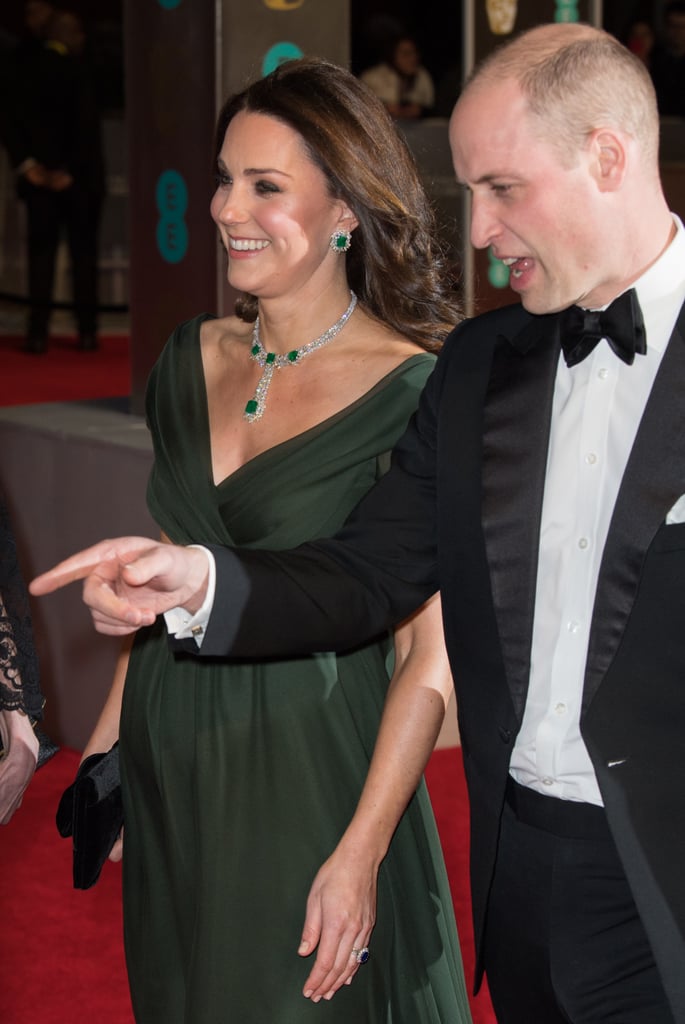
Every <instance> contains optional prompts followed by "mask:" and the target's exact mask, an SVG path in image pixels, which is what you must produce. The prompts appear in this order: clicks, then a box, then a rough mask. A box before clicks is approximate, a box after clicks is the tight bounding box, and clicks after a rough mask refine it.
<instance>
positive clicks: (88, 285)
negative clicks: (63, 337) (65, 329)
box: [22, 183, 102, 339]
mask: <svg viewBox="0 0 685 1024" xmlns="http://www.w3.org/2000/svg"><path fill="white" fill-rule="evenodd" d="M22 198H23V199H24V201H25V203H26V214H27V237H28V265H29V300H30V304H31V305H30V313H29V324H28V335H29V337H30V338H34V339H43V338H45V337H46V336H47V333H48V327H49V323H50V310H51V303H52V293H53V287H54V278H55V261H56V257H57V247H58V245H59V241H60V237H61V234H62V232H65V233H66V238H67V244H68V247H69V257H70V261H71V275H72V290H73V300H74V313H75V317H76V324H77V327H78V331H79V334H81V335H92V334H94V333H95V330H96V327H97V306H98V297H97V290H98V289H97V284H98V239H99V226H100V212H101V208H102V196H101V195H100V194H99V193H94V192H91V191H88V190H86V189H83V188H81V187H80V186H79V185H78V184H76V183H75V184H74V185H72V186H71V188H68V189H65V190H64V191H63V192H53V191H51V190H50V189H46V188H35V187H34V186H32V185H27V186H26V187H25V189H24V190H23V191H22Z"/></svg>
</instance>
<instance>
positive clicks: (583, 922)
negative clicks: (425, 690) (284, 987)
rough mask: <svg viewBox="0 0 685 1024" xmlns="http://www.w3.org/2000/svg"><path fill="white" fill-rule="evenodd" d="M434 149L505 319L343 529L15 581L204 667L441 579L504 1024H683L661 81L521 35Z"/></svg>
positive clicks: (675, 503)
mask: <svg viewBox="0 0 685 1024" xmlns="http://www.w3.org/2000/svg"><path fill="white" fill-rule="evenodd" d="M450 140H451V145H452V152H453V156H454V165H455V171H456V174H457V177H458V179H459V180H460V181H461V182H462V183H463V184H464V186H465V187H466V188H468V189H469V190H470V192H471V195H472V228H471V234H472V241H473V243H474V245H475V246H477V247H483V248H484V247H491V249H492V250H493V252H494V254H495V255H496V256H497V257H499V258H500V259H502V260H504V261H505V263H506V264H507V265H508V266H509V268H510V273H511V286H512V288H513V289H514V291H515V292H516V293H517V294H518V296H519V298H520V300H521V301H520V303H517V304H515V305H513V306H510V307H508V308H506V309H501V310H496V311H492V312H488V313H486V314H484V315H482V316H479V317H477V318H475V319H474V320H472V321H470V322H467V323H464V324H462V325H460V326H459V327H458V328H457V329H456V330H455V331H454V332H453V334H452V335H451V336H450V338H449V339H448V341H447V343H446V345H445V348H444V351H443V353H442V354H441V356H440V357H439V359H438V364H437V367H436V370H435V372H434V374H433V376H432V377H431V379H430V380H429V382H428V383H427V385H426V388H425V392H424V395H423V397H422V401H421V404H420V407H419V410H418V412H417V415H416V417H415V418H414V420H413V422H412V424H411V425H410V427H409V429H408V430H407V433H406V434H405V436H404V437H403V439H402V440H401V441H400V443H399V444H398V446H397V448H396V450H395V452H394V457H393V465H392V468H391V470H390V472H389V473H388V474H387V475H386V476H385V477H384V478H383V480H382V481H381V482H380V483H379V484H378V485H377V486H376V487H375V488H374V489H373V490H372V491H371V493H370V494H369V495H368V496H367V498H366V499H365V500H364V501H363V502H362V503H361V505H360V506H359V508H358V510H357V511H356V513H355V514H354V516H353V517H352V518H351V520H350V521H349V522H348V524H347V525H346V527H345V528H344V529H343V531H342V532H341V533H340V534H338V536H337V537H336V538H334V539H332V540H322V541H317V542H314V543H311V544H307V545H304V546H303V547H302V548H300V549H297V550H296V551H295V552H288V553H283V552H255V551H250V552H244V551H243V552H238V551H232V550H226V549H211V551H210V552H209V554H210V557H209V559H208V558H207V555H206V553H205V552H203V551H202V550H200V549H197V548H180V547H176V546H172V545H164V544H153V543H152V542H151V541H149V540H147V539H143V538H121V539H119V540H117V541H105V542H102V543H101V544H99V545H96V546H95V547H93V548H91V549H89V550H88V551H86V552H82V553H80V554H78V555H76V556H74V557H73V558H71V559H68V560H67V561H66V562H65V563H62V565H61V566H58V567H57V568H56V569H54V570H52V571H51V572H50V573H48V574H47V575H46V576H45V577H42V578H40V579H39V581H37V582H34V584H33V588H32V589H33V592H34V593H45V592H47V591H48V590H50V589H54V588H55V587H56V586H61V585H63V584H64V583H67V582H69V581H70V580H72V579H75V578H79V577H86V583H85V589H84V596H85V599H86V601H87V603H89V604H90V606H91V609H92V611H93V616H94V619H95V621H96V626H97V628H98V629H100V630H101V631H103V632H107V633H114V634H118V633H125V632H130V631H131V630H133V629H135V628H137V627H138V626H139V625H142V624H147V623H150V622H152V621H153V620H154V618H155V616H156V615H157V614H159V613H160V612H165V613H166V612H168V611H169V610H170V609H175V611H174V612H172V614H171V615H169V616H168V617H167V622H168V623H169V622H170V621H171V619H172V616H173V615H176V614H177V612H178V609H179V608H180V609H184V610H185V613H186V614H185V621H183V622H182V623H181V624H180V626H179V625H178V624H175V625H173V626H171V629H172V639H171V642H172V644H173V645H175V646H176V647H178V648H180V649H182V650H184V651H189V652H191V653H195V654H197V653H198V651H199V653H200V655H201V656H203V657H204V656H207V655H209V656H248V655H255V654H260V655H262V656H264V655H265V654H270V653H273V654H287V653H290V652H293V653H295V652H301V651H303V650H304V649H306V650H311V651H316V650H327V649H330V648H331V647H339V648H340V647H345V646H348V645H353V644H355V643H357V642H359V641H360V640H361V639H362V637H366V636H369V635H373V634H374V633H378V632H380V631H382V630H383V629H385V628H387V627H388V625H389V624H391V623H394V622H397V621H399V620H400V619H402V618H403V617H405V616H407V615H408V614H410V613H411V612H412V610H413V609H415V608H416V607H418V606H419V605H420V604H421V602H423V601H425V600H426V598H427V597H428V596H429V595H430V594H431V593H433V592H434V591H435V590H437V589H439V590H440V592H441V596H442V604H443V616H444V627H445V636H446V641H447V646H448V651H449V655H450V662H451V666H452V671H453V675H454V680H455V687H456V693H457V705H458V713H459V726H460V732H461V740H462V746H463V752H464V764H465V769H466V774H467V781H468V786H469V794H470V801H471V842H472V849H471V880H472V894H473V913H474V923H475V934H476V943H477V952H478V963H477V982H478V980H479V979H480V977H481V976H482V972H483V970H485V972H486V973H487V977H488V981H489V985H490V991H491V994H492V998H493V1004H494V1006H495V1010H496V1014H497V1017H498V1020H499V1021H500V1022H503V1024H556V1022H559V1024H562V1022H565V1024H568V1022H573V1024H590V1022H592V1024H595V1022H600V1021H602V1022H603V1021H613V1022H620V1024H666V1022H669V1024H672V1022H674V1021H677V1022H684V1021H685V971H684V970H683V964H685V885H684V884H683V882H682V877H681V876H682V863H683V861H684V860H685V815H684V814H683V807H684V805H685V773H684V772H683V769H682V735H683V730H684V727H685V691H684V690H683V684H684V681H685V628H684V627H685V620H683V614H682V608H683V598H682V594H681V593H680V586H682V582H683V580H685V429H683V428H684V426H685V424H684V422H683V415H682V402H683V395H684V394H685V313H684V312H683V309H682V307H683V302H684V301H685V233H684V230H683V226H682V224H681V223H680V221H679V220H678V219H677V218H676V217H674V216H673V215H672V214H671V213H670V212H669V210H668V206H667V204H666V202H665V199H664V196H663V192H662V189H661V185H660V181H659V172H658V116H657V110H656V101H655V96H654V90H653V87H652V85H651V82H650V80H649V76H648V74H647V72H646V70H645V69H644V67H643V66H642V65H641V64H640V62H639V61H637V60H636V59H635V58H634V57H633V55H632V54H630V53H629V52H628V51H627V50H626V49H625V48H623V47H622V46H621V45H620V44H619V43H618V42H617V41H616V40H615V39H613V38H612V37H611V36H609V35H607V34H605V33H603V32H600V31H598V30H595V29H592V28H590V27H588V26H581V25H546V26H541V27H539V28H537V29H533V30H532V31H530V32H528V33H526V34H525V35H523V36H520V37H518V38H517V39H515V40H513V41H512V42H510V43H508V44H507V45H505V46H502V47H501V48H498V49H497V50H496V51H495V52H494V53H493V55H492V56H491V57H490V58H489V59H488V61H487V62H486V63H485V64H484V65H483V66H482V67H481V68H480V69H478V70H477V72H476V74H475V75H474V76H473V77H472V79H471V81H470V82H469V83H468V84H467V86H466V88H465V89H464V91H463V92H462V95H461V96H460V99H459V101H458V103H457V106H456V108H455V111H454V114H453V116H452V120H451V124H450ZM614 300H618V302H615V301H614ZM600 311H602V312H601V313H600ZM208 566H209V568H208ZM426 756H427V754H426ZM372 954H373V949H372Z"/></svg>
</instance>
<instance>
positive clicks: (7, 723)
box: [0, 711, 38, 825]
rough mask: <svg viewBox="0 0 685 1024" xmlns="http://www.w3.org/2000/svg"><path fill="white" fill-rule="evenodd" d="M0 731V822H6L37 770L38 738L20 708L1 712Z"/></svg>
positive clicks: (19, 802)
mask: <svg viewBox="0 0 685 1024" xmlns="http://www.w3.org/2000/svg"><path fill="white" fill-rule="evenodd" d="M0 735H1V736H2V747H3V753H2V758H1V759H0V825H7V823H8V822H9V820H10V818H11V817H12V815H13V814H14V812H15V811H16V810H17V809H18V808H19V807H20V806H21V801H22V797H23V795H24V792H25V790H26V787H27V786H28V784H29V782H30V781H31V779H32V778H33V773H34V772H35V770H36V762H37V760H38V738H37V737H36V734H35V733H34V731H33V727H32V725H31V722H30V721H29V719H28V718H27V716H26V715H24V714H22V713H21V711H2V712H0Z"/></svg>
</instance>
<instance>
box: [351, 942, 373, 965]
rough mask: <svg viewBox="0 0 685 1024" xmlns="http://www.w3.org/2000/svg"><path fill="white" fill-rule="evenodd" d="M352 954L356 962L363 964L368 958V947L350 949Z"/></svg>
mask: <svg viewBox="0 0 685 1024" xmlns="http://www.w3.org/2000/svg"><path fill="white" fill-rule="evenodd" d="M352 956H353V957H354V958H355V960H356V961H357V963H358V964H365V963H366V961H367V960H368V959H369V956H370V953H369V947H368V946H362V948H361V949H354V948H353V949H352Z"/></svg>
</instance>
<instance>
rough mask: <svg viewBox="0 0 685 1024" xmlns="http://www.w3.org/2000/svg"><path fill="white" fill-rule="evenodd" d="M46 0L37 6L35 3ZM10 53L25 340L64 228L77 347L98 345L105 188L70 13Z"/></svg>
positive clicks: (39, 343)
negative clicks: (22, 225) (23, 239)
mask: <svg viewBox="0 0 685 1024" xmlns="http://www.w3.org/2000/svg"><path fill="white" fill-rule="evenodd" d="M34 6H36V5H29V8H27V18H28V14H29V9H30V10H31V12H32V13H33V14H35V15H36V17H37V15H38V9H39V8H40V9H42V7H45V6H46V5H37V7H36V11H35V12H34V11H33V10H32V8H33V7H34ZM35 28H36V31H35V33H34V38H33V39H31V41H28V40H27V39H22V40H21V42H20V44H19V45H18V47H17V50H16V53H15V54H14V58H13V60H11V61H10V62H9V67H8V69H7V73H6V77H7V80H8V81H11V91H10V98H9V99H8V100H7V102H6V108H7V109H6V118H5V124H4V137H5V143H6V146H7V151H8V154H9V158H10V161H11V163H12V165H13V167H14V170H15V173H16V187H17V195H18V196H19V198H20V199H21V200H22V202H24V203H25V206H26V234H27V255H28V292H29V303H30V310H29V318H28V325H27V335H26V340H25V344H24V349H25V351H27V352H31V353H34V354H41V353H44V352H45V351H46V349H47V345H48V336H49V326H50V317H51V312H52V298H53V294H52V293H53V284H54V276H55V266H56V260H57V250H58V247H59V242H60V238H61V236H62V234H63V233H64V234H66V239H67V243H68V247H69V255H70V260H71V271H72V291H73V298H74V314H75V318H76V323H77V328H78V334H79V341H78V347H79V349H81V350H82V351H92V350H94V349H96V348H97V344H98V343H97V307H98V297H97V277H98V233H99V226H100V217H101V212H102V204H103V199H104V192H105V169H104V157H103V149H102V138H101V125H100V113H99V110H98V108H97V100H96V96H95V91H94V87H93V81H92V77H91V75H90V73H89V69H88V65H87V63H86V62H85V60H84V57H83V48H84V45H85V35H84V31H83V26H82V24H81V21H80V20H79V18H78V17H77V16H76V15H75V14H73V13H71V12H69V11H55V12H54V13H53V14H52V15H51V17H50V18H49V20H48V22H47V25H44V26H43V27H42V28H41V29H40V32H39V30H38V29H39V26H38V21H36V25H35Z"/></svg>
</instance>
